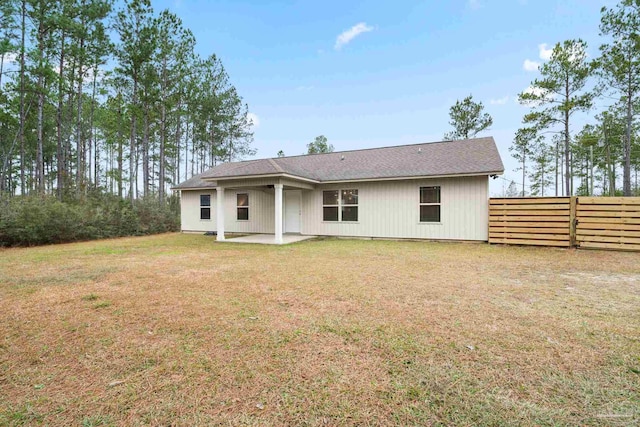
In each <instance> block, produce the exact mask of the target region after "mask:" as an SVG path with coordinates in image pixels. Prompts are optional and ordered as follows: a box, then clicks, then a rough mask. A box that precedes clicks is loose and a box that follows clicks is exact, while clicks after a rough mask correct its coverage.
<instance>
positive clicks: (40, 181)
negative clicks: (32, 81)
mask: <svg viewBox="0 0 640 427" xmlns="http://www.w3.org/2000/svg"><path fill="white" fill-rule="evenodd" d="M44 14H45V11H44V10H43V8H42V5H41V9H40V23H39V25H38V55H39V57H38V66H39V68H40V69H39V70H38V71H39V72H38V74H39V75H38V145H37V148H36V187H37V191H38V193H39V194H44V141H43V137H44V134H43V130H44V97H45V81H44V74H43V72H44V71H43V68H44V65H45V64H44V56H45V52H44V39H45V35H46V31H47V30H46V27H45V25H44V22H43V17H44Z"/></svg>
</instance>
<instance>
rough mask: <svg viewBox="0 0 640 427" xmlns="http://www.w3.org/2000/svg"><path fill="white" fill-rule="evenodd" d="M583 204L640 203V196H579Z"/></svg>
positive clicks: (580, 202)
mask: <svg viewBox="0 0 640 427" xmlns="http://www.w3.org/2000/svg"><path fill="white" fill-rule="evenodd" d="M578 203H579V204H582V205H628V204H633V205H635V204H640V197H583V196H580V197H578Z"/></svg>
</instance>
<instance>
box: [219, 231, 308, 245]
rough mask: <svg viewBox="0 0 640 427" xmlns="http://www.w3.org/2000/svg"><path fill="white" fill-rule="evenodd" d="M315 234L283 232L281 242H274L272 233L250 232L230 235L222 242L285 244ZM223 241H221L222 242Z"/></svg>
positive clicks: (306, 238) (300, 240)
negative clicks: (235, 235) (239, 235)
mask: <svg viewBox="0 0 640 427" xmlns="http://www.w3.org/2000/svg"><path fill="white" fill-rule="evenodd" d="M314 237H316V236H301V235H300V234H283V235H282V243H276V237H275V235H274V234H252V235H249V236H242V237H231V238H228V239H226V240H224V242H229V243H257V244H261V245H287V244H289V243H296V242H302V241H303V240H309V239H313V238H314ZM224 242H223V243H224Z"/></svg>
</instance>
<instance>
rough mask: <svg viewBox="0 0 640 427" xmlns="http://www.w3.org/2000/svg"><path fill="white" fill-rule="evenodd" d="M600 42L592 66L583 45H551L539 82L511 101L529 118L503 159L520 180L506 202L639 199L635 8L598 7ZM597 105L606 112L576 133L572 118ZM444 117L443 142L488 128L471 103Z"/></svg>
mask: <svg viewBox="0 0 640 427" xmlns="http://www.w3.org/2000/svg"><path fill="white" fill-rule="evenodd" d="M600 35H601V36H603V37H605V42H604V43H603V44H602V45H601V46H600V47H599V56H598V57H596V58H594V59H590V57H589V55H588V54H587V43H586V42H584V41H583V40H580V39H573V40H566V41H563V42H560V43H557V44H556V45H555V46H554V47H553V50H552V52H551V56H550V58H549V60H548V61H547V62H545V63H543V64H542V65H541V66H540V67H539V69H538V71H539V74H540V77H539V78H537V79H535V80H534V81H532V82H531V85H530V86H529V87H528V88H527V89H526V90H525V91H523V92H522V93H520V94H518V101H519V102H520V104H522V105H524V106H527V107H529V111H528V112H527V113H526V114H525V115H524V117H523V120H522V122H523V126H522V127H521V128H520V129H518V131H517V132H516V134H515V137H514V140H513V143H512V145H511V147H510V148H509V151H510V152H511V155H512V156H513V157H514V158H515V159H516V160H517V161H518V163H519V167H518V168H517V169H516V170H517V171H520V172H521V173H522V175H521V180H520V183H519V189H518V191H516V185H515V183H513V185H509V189H508V190H507V191H506V193H507V194H509V195H512V196H513V195H521V196H522V195H532V196H551V195H555V196H566V195H606V196H614V195H624V196H632V195H640V188H639V183H638V173H639V172H640V139H639V138H638V134H639V132H640V123H638V120H637V118H638V113H639V112H640V3H639V2H637V1H635V0H623V1H621V2H620V3H619V4H618V5H616V6H615V7H611V8H608V7H603V8H602V9H601V19H600ZM599 101H600V102H603V103H607V104H610V105H608V106H607V107H606V108H605V109H604V110H602V111H600V112H599V113H598V114H596V115H594V116H593V117H592V119H591V120H590V121H589V122H588V123H587V124H586V125H584V126H582V128H581V129H580V130H578V131H575V130H574V128H573V125H574V123H575V122H576V121H577V120H576V118H575V116H576V114H578V113H583V114H584V113H588V112H590V111H592V110H593V108H594V106H595V105H596V103H597V102H599ZM449 115H450V117H451V121H450V124H451V125H452V127H453V131H451V132H448V133H446V134H445V136H444V139H446V140H453V139H466V138H472V137H474V136H475V135H476V134H478V133H479V132H482V131H484V130H486V129H487V128H489V127H490V126H491V124H492V123H493V119H492V118H491V116H490V115H489V114H488V113H485V112H484V106H483V104H482V102H475V101H474V100H473V97H472V96H471V95H470V96H468V97H466V98H465V99H464V100H462V101H457V102H456V103H455V105H453V106H452V107H451V109H450V112H449ZM527 183H529V184H530V185H527ZM620 184H622V185H620Z"/></svg>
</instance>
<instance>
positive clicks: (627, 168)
mask: <svg viewBox="0 0 640 427" xmlns="http://www.w3.org/2000/svg"><path fill="white" fill-rule="evenodd" d="M628 80H629V84H628V91H627V126H626V129H625V135H624V168H623V176H622V191H623V194H624V195H625V196H627V197H628V196H631V126H632V125H633V113H632V108H633V101H634V99H633V97H632V95H633V86H632V76H631V72H629V76H628Z"/></svg>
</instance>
